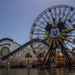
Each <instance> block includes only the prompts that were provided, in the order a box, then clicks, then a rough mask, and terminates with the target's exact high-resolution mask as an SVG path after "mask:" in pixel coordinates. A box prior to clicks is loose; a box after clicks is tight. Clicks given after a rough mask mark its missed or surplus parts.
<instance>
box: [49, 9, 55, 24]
mask: <svg viewBox="0 0 75 75" xmlns="http://www.w3.org/2000/svg"><path fill="white" fill-rule="evenodd" d="M48 11H49V12H50V14H51V18H52V21H53V24H52V25H54V24H55V18H54V17H53V13H52V10H51V9H49V10H48Z"/></svg>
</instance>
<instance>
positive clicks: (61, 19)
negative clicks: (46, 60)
mask: <svg viewBox="0 0 75 75" xmlns="http://www.w3.org/2000/svg"><path fill="white" fill-rule="evenodd" d="M30 38H31V39H33V38H37V39H41V40H44V41H46V42H47V43H48V44H49V47H50V50H49V51H51V52H52V51H53V52H54V51H56V49H57V48H60V50H61V52H62V53H64V55H65V56H66V57H67V58H68V60H69V61H70V60H71V56H74V55H75V51H74V49H73V48H74V47H75V44H74V42H73V41H74V39H75V8H74V7H72V6H67V5H57V6H53V7H50V8H47V9H46V10H44V11H43V12H42V13H41V14H40V15H39V16H38V17H37V18H36V20H35V21H34V23H33V26H32V29H31V33H30ZM66 49H67V50H66ZM48 53H49V52H48ZM47 55H48V54H47Z"/></svg>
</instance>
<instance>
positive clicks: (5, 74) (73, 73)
mask: <svg viewBox="0 0 75 75" xmlns="http://www.w3.org/2000/svg"><path fill="white" fill-rule="evenodd" d="M0 75H75V69H74V68H73V69H64V68H51V69H32V68H31V69H26V68H23V69H22V68H16V69H0Z"/></svg>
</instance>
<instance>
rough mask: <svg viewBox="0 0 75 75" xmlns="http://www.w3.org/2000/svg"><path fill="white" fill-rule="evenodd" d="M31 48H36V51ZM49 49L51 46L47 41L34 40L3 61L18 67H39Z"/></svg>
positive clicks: (4, 57) (5, 57) (3, 58)
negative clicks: (28, 65)
mask: <svg viewBox="0 0 75 75" xmlns="http://www.w3.org/2000/svg"><path fill="white" fill-rule="evenodd" d="M31 46H34V49H33V48H32V47H31ZM48 49H49V46H48V44H47V43H46V42H45V41H42V40H39V39H33V40H31V41H28V42H27V43H25V44H24V45H22V46H21V47H19V48H18V49H16V50H14V51H13V52H11V53H9V54H8V55H6V56H3V57H2V58H1V59H2V60H6V61H8V62H9V63H10V64H11V65H16V66H20V65H21V66H26V65H27V64H31V65H38V64H42V62H43V60H44V57H45V56H46V53H47V52H48Z"/></svg>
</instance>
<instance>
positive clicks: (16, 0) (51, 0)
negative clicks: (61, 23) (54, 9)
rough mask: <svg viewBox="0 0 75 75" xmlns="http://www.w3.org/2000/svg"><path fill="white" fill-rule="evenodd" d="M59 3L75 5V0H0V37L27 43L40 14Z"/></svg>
mask: <svg viewBox="0 0 75 75" xmlns="http://www.w3.org/2000/svg"><path fill="white" fill-rule="evenodd" d="M58 4H67V5H71V6H75V0H0V38H4V37H9V38H12V39H14V40H15V41H17V42H18V43H20V44H23V43H25V42H26V41H28V40H29V33H30V29H31V26H32V23H33V22H34V20H35V18H36V17H37V16H38V14H40V13H41V12H42V11H43V10H44V9H46V8H48V7H50V6H53V5H58Z"/></svg>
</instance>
